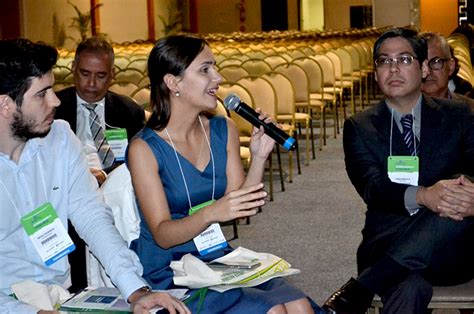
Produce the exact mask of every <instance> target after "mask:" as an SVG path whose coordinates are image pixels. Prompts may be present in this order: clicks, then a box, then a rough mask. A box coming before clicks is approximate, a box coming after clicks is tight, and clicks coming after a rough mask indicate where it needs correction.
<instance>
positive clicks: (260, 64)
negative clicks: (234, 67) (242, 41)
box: [241, 59, 272, 75]
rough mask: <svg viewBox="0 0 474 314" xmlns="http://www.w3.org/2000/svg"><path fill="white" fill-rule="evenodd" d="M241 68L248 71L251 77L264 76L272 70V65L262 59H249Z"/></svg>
mask: <svg viewBox="0 0 474 314" xmlns="http://www.w3.org/2000/svg"><path fill="white" fill-rule="evenodd" d="M241 67H243V68H244V69H246V70H247V72H248V73H249V74H250V75H262V74H264V73H267V72H270V71H271V70H272V68H271V67H270V65H269V64H268V63H266V62H265V61H263V60H262V59H248V60H246V61H244V62H242V64H241Z"/></svg>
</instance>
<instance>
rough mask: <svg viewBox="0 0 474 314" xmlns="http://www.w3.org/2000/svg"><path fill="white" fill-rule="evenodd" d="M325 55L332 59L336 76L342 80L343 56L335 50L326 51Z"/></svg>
mask: <svg viewBox="0 0 474 314" xmlns="http://www.w3.org/2000/svg"><path fill="white" fill-rule="evenodd" d="M325 55H326V56H327V57H328V58H329V59H330V60H331V62H332V64H333V66H334V78H335V79H336V80H338V81H341V80H342V78H343V72H342V60H341V58H340V57H339V56H338V55H337V54H336V53H335V52H334V51H333V50H331V51H328V52H326V53H325Z"/></svg>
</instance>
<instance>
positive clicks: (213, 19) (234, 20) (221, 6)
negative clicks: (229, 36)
mask: <svg viewBox="0 0 474 314" xmlns="http://www.w3.org/2000/svg"><path fill="white" fill-rule="evenodd" d="M239 3H240V0H207V1H200V2H199V7H198V21H199V23H198V31H199V32H200V33H229V32H235V31H238V30H239V27H240V25H241V22H240V20H239V9H238V8H237V5H238V4H239ZM245 16H246V19H245V22H244V23H243V25H245V28H246V31H247V32H254V31H259V30H261V28H262V27H261V22H260V1H256V0H253V1H246V2H245Z"/></svg>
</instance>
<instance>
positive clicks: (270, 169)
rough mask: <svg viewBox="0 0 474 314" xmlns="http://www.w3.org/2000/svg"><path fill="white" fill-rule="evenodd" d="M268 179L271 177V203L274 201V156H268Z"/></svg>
mask: <svg viewBox="0 0 474 314" xmlns="http://www.w3.org/2000/svg"><path fill="white" fill-rule="evenodd" d="M268 177H269V181H270V182H269V184H268V185H269V194H270V201H273V154H272V153H270V154H269V155H268Z"/></svg>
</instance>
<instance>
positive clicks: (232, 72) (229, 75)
mask: <svg viewBox="0 0 474 314" xmlns="http://www.w3.org/2000/svg"><path fill="white" fill-rule="evenodd" d="M219 74H220V75H222V77H223V78H224V79H225V80H226V81H229V82H236V81H238V80H239V79H240V78H242V77H244V76H247V75H249V72H248V71H247V70H246V69H244V68H243V67H241V66H240V65H236V64H231V65H227V66H225V67H222V68H220V69H219Z"/></svg>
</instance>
